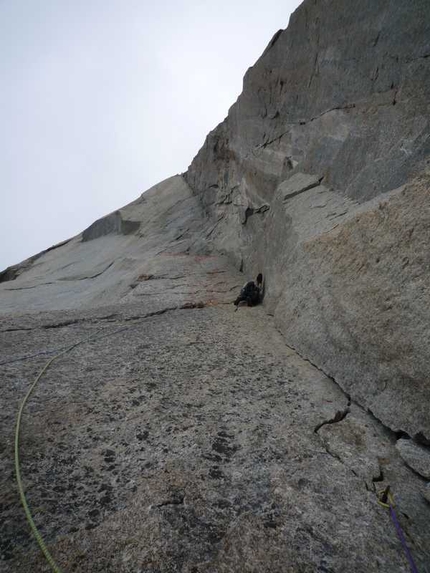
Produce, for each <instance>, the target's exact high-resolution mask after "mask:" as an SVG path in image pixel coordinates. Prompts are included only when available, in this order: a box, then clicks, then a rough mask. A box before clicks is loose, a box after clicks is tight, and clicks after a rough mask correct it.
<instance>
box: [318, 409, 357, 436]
mask: <svg viewBox="0 0 430 573" xmlns="http://www.w3.org/2000/svg"><path fill="white" fill-rule="evenodd" d="M350 404H351V401H349V403H348V406H349V405H350ZM350 411H351V410H350V409H349V408H345V409H344V410H338V411H337V412H336V414H335V415H334V416H333V418H330V419H329V420H324V422H321V423H320V424H318V425H317V426H315V429H314V433H315V434H318V432H319V430H320V429H321V428H322V427H323V426H326V425H327V424H338V423H339V422H342V420H344V419H345V418H346V417H347V415H348V414H349V413H350Z"/></svg>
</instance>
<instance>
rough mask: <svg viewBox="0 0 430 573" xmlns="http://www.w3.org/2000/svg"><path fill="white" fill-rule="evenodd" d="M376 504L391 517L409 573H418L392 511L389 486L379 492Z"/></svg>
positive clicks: (392, 503)
mask: <svg viewBox="0 0 430 573" xmlns="http://www.w3.org/2000/svg"><path fill="white" fill-rule="evenodd" d="M378 503H379V505H381V506H382V507H384V508H385V509H388V510H389V512H390V515H391V519H392V521H393V523H394V527H395V528H396V531H397V535H398V537H399V539H400V543H401V544H402V547H403V549H404V551H405V554H406V557H407V559H408V561H409V565H410V567H411V571H412V573H418V569H417V566H416V565H415V562H414V559H413V557H412V553H411V551H410V549H409V547H408V545H407V543H406V538H405V534H404V532H403V529H402V527H401V525H400V523H399V520H398V519H397V515H396V512H395V509H394V507H395V503H394V498H393V495H392V493H391V491H390V486H389V485H388V486H387V487H386V488H385V489H384V490H382V491H380V492H379V494H378Z"/></svg>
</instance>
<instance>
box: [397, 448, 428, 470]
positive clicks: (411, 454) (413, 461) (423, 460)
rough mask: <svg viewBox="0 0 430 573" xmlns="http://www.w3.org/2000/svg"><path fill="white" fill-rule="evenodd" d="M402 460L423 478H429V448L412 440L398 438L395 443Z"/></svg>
mask: <svg viewBox="0 0 430 573" xmlns="http://www.w3.org/2000/svg"><path fill="white" fill-rule="evenodd" d="M396 448H397V449H398V451H399V453H400V456H401V457H402V459H403V460H404V462H405V463H406V464H407V465H408V466H409V467H410V468H412V469H413V470H415V471H416V472H417V473H419V474H420V475H421V476H423V478H426V479H430V449H429V448H425V447H424V446H420V445H419V444H416V443H414V442H413V441H412V440H405V439H402V440H398V442H397V443H396Z"/></svg>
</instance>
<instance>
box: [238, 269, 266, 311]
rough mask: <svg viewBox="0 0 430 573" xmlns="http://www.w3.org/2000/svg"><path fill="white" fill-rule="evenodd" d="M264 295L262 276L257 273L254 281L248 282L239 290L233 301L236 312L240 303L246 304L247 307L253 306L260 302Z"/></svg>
mask: <svg viewBox="0 0 430 573" xmlns="http://www.w3.org/2000/svg"><path fill="white" fill-rule="evenodd" d="M263 295H264V285H263V275H262V274H261V273H259V274H258V275H257V278H256V280H255V282H254V281H248V282H247V283H246V284H245V285H244V286H243V287H242V289H241V291H240V294H239V296H238V297H237V299H236V300H235V301H234V304H235V306H236V310H237V309H238V307H239V304H240V303H241V302H246V303H247V304H248V306H255V305H256V304H258V303H260V302H262V300H263Z"/></svg>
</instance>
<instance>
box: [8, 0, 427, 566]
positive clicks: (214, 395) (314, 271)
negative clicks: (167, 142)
mask: <svg viewBox="0 0 430 573" xmlns="http://www.w3.org/2000/svg"><path fill="white" fill-rule="evenodd" d="M429 118H430V5H429V3H428V2H427V0H422V1H421V0H410V1H409V2H407V3H405V2H400V0H381V1H378V2H375V1H373V0H372V1H370V0H369V1H368V0H362V1H361V2H359V3H358V4H357V3H355V4H354V5H353V4H352V3H351V2H347V1H346V0H344V1H340V0H305V2H304V3H303V4H302V5H301V6H300V8H298V10H297V11H296V12H295V13H294V14H293V15H292V17H291V21H290V25H289V27H288V29H287V30H285V31H283V30H280V31H279V32H278V33H277V34H275V36H274V37H273V39H272V41H271V42H270V44H269V45H268V47H267V49H266V51H265V52H264V54H263V55H262V57H261V58H260V60H259V61H258V62H257V63H256V64H255V66H253V68H251V69H250V70H249V71H248V73H247V75H246V77H245V81H244V90H243V93H242V95H241V96H240V97H239V99H238V101H237V102H236V104H234V105H233V107H232V108H231V109H230V112H229V115H228V117H227V119H226V120H225V121H224V122H223V123H222V124H221V125H219V126H218V127H217V128H216V129H215V130H214V131H213V132H212V133H210V134H209V136H208V138H207V140H206V142H205V145H204V147H203V148H202V149H201V151H200V152H199V153H198V155H197V156H196V158H195V159H194V161H193V163H192V164H191V166H190V168H189V170H188V171H187V173H185V174H183V175H182V176H180V175H178V176H175V177H171V178H170V179H167V180H166V181H164V182H162V183H160V184H158V185H156V186H155V187H153V188H152V189H150V190H149V191H147V192H146V193H144V194H142V196H141V197H139V198H138V199H137V200H136V201H134V202H133V203H131V204H129V205H126V206H125V207H123V208H120V209H118V210H117V211H115V212H114V213H111V214H108V215H107V216H106V217H103V218H102V219H100V220H98V221H95V222H94V223H93V224H92V225H91V226H90V227H89V228H88V229H86V230H85V231H84V232H83V233H82V234H80V235H78V236H77V237H74V238H72V239H70V240H69V241H65V242H64V243H62V244H59V245H54V246H53V247H51V248H50V249H48V250H47V251H44V252H43V253H39V254H38V255H35V256H34V257H31V258H30V259H28V260H27V261H24V262H23V263H20V264H17V265H14V266H13V267H10V268H9V269H6V270H5V271H3V272H2V273H0V314H1V325H0V368H1V370H0V371H1V396H2V401H1V404H2V407H1V409H0V476H1V477H0V480H1V481H0V520H1V523H2V534H1V537H0V569H1V570H2V571H5V573H18V572H23V571H31V572H35V573H38V572H46V571H48V570H49V566H48V565H47V564H46V562H45V561H44V558H43V556H42V555H41V553H40V551H39V550H38V548H37V546H36V543H35V541H34V539H33V538H32V537H31V535H30V533H29V528H28V525H27V523H26V521H25V517H24V513H23V511H22V510H21V508H20V505H19V497H18V493H17V488H16V483H15V476H14V425H15V419H16V414H17V410H18V407H19V404H20V403H21V400H22V398H23V396H24V395H25V393H26V391H27V389H28V388H29V386H30V384H31V383H32V382H33V380H34V379H35V377H36V376H37V375H38V373H39V372H40V371H41V370H42V368H43V367H44V366H45V365H46V363H47V361H48V360H49V359H51V358H53V357H55V356H57V355H58V354H59V353H61V352H62V351H64V350H66V349H70V351H68V352H67V353H66V354H62V355H61V356H58V358H56V359H55V361H54V362H53V363H52V364H51V365H50V367H49V369H48V370H47V371H46V372H45V373H44V375H43V377H42V378H41V379H40V381H39V383H38V385H37V387H36V389H35V392H34V394H33V395H32V397H31V400H30V402H29V403H28V406H27V408H26V410H25V412H24V417H23V425H22V430H21V432H22V433H21V436H22V438H21V446H20V452H21V460H22V475H23V480H24V487H25V490H26V493H27V497H28V501H29V505H30V507H31V509H32V511H33V514H34V519H35V522H36V524H37V526H38V527H39V529H40V531H41V534H42V535H43V537H44V539H45V541H46V543H47V545H48V547H49V550H50V551H51V552H52V554H53V556H54V558H55V560H56V561H57V562H58V564H59V565H60V566H61V568H62V570H63V571H64V572H69V571H70V572H72V571H73V572H75V573H84V572H88V573H90V572H91V573H95V572H100V573H101V572H103V573H118V572H124V573H129V572H139V573H173V572H183V573H232V572H244V573H257V572H258V573H265V572H267V573H269V572H270V573H278V572H279V573H281V572H282V573H285V572H291V573H307V572H309V573H311V572H315V571H317V572H320V573H343V572H344V571H354V572H357V573H360V572H363V573H364V572H366V573H370V572H375V573H376V572H378V573H388V572H390V573H391V572H392V571H399V572H405V573H406V572H407V571H408V570H409V566H408V562H407V560H406V557H405V555H404V553H403V551H402V547H401V545H400V543H399V541H398V539H397V536H396V531H395V529H394V527H393V525H392V523H391V521H390V517H389V513H388V512H387V511H386V510H385V509H384V508H383V507H381V506H380V505H379V504H378V502H377V499H378V498H377V494H378V492H379V491H380V490H384V489H385V487H387V486H388V485H389V486H390V487H391V490H392V492H393V495H394V498H395V501H396V507H397V513H398V518H399V522H400V525H401V527H402V529H403V530H404V534H405V538H406V541H407V543H408V546H409V547H410V549H411V551H412V554H413V556H414V559H415V560H416V562H417V566H418V570H419V571H420V573H430V529H429V527H428V523H429V520H430V493H429V492H430V489H429V488H430V484H429V480H430V465H429V464H430V462H429V460H430V421H429V420H430V418H429V416H428V412H429V406H430V351H429V348H430V344H429V343H430V327H429V325H430V310H429V308H430V305H429V303H430V255H429V249H428V245H429V239H430V165H429V164H428V162H429V154H430V127H429ZM257 272H263V273H264V275H265V300H264V304H263V305H261V306H259V307H255V308H247V307H244V308H242V307H241V308H240V309H239V310H238V312H235V311H234V307H233V305H232V302H233V300H234V299H235V298H236V295H237V294H238V291H239V289H240V287H241V286H242V284H243V283H244V282H245V280H248V279H250V278H254V276H255V275H256V274H257ZM78 342H79V343H80V344H79V345H77V346H74V347H73V348H71V347H72V345H75V344H76V343H78Z"/></svg>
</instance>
